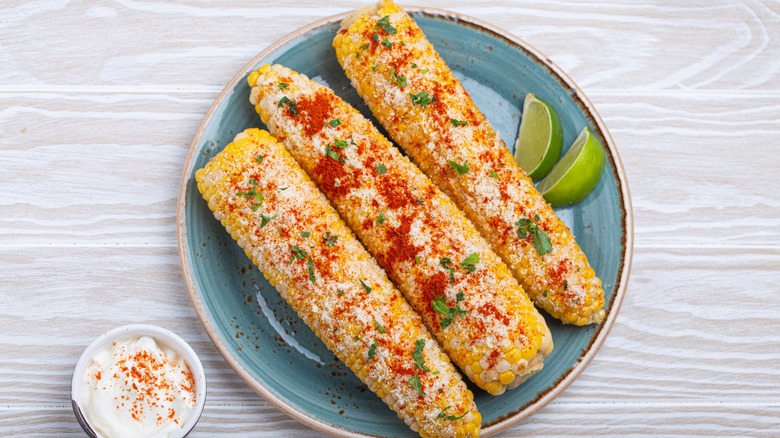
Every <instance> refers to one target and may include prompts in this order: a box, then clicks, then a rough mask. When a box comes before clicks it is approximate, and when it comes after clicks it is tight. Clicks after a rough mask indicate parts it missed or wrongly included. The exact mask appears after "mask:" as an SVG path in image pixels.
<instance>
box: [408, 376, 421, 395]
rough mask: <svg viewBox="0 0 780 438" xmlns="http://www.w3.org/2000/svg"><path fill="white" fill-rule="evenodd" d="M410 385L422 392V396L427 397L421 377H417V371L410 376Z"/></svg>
mask: <svg viewBox="0 0 780 438" xmlns="http://www.w3.org/2000/svg"><path fill="white" fill-rule="evenodd" d="M409 386H411V387H412V388H414V389H416V390H417V392H418V393H419V394H420V397H425V393H423V392H422V386H420V378H419V377H417V373H414V375H413V376H412V377H410V378H409Z"/></svg>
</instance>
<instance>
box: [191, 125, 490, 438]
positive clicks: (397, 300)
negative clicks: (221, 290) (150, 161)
mask: <svg viewBox="0 0 780 438" xmlns="http://www.w3.org/2000/svg"><path fill="white" fill-rule="evenodd" d="M195 177H196V179H197V182H198V189H199V190H200V192H201V194H202V195H203V197H204V198H205V199H206V200H207V201H208V205H209V208H210V209H211V210H212V211H213V212H214V215H215V216H216V218H217V219H219V220H220V221H221V222H222V225H224V226H225V227H226V228H227V230H228V232H230V234H231V235H232V236H233V238H234V239H235V240H236V241H237V242H238V244H239V245H240V246H241V247H242V248H243V249H244V251H245V252H246V254H247V256H249V258H250V259H252V261H253V262H254V263H255V264H256V265H257V266H258V267H259V268H260V270H261V271H262V272H263V274H264V275H265V277H266V278H267V279H268V281H269V282H271V284H272V285H274V286H275V287H276V288H277V290H278V291H279V293H280V294H281V295H282V296H283V297H284V298H285V300H287V302H288V303H289V304H290V306H292V308H293V309H294V310H295V311H296V312H297V313H298V315H300V317H301V318H302V319H303V320H304V321H305V322H306V324H308V325H309V327H311V328H312V330H313V331H314V332H315V333H316V334H317V336H318V337H319V338H320V339H321V340H322V341H323V342H324V343H325V345H326V346H327V347H328V348H329V349H331V350H332V351H333V352H334V353H335V354H336V356H337V357H338V358H339V359H340V360H341V361H342V362H344V363H345V364H346V365H347V366H348V367H349V368H350V369H351V370H352V371H353V372H354V373H355V374H356V375H357V376H358V377H359V378H360V379H361V380H362V381H363V382H365V383H366V385H368V387H369V388H370V389H371V390H372V391H374V392H375V393H376V394H377V395H378V396H379V397H381V398H382V400H384V402H385V403H387V404H388V405H389V406H390V407H391V408H392V409H393V410H395V411H396V412H397V413H398V416H399V417H400V418H401V419H402V420H404V421H405V422H406V423H407V424H408V425H409V426H410V427H411V428H412V429H413V430H415V431H417V432H418V433H420V435H422V436H446V437H462V436H478V435H479V430H480V423H481V416H480V414H479V412H478V411H477V410H476V407H475V405H474V402H473V394H472V393H471V391H470V390H468V388H467V387H466V384H465V383H464V382H463V380H461V377H460V375H459V374H458V373H457V371H456V370H455V368H454V367H453V366H452V363H451V362H450V360H449V358H448V357H447V355H446V354H445V353H444V351H442V350H441V347H440V346H439V344H438V343H437V342H436V341H435V340H434V339H433V338H432V337H431V335H430V333H429V332H428V330H427V329H426V328H425V325H424V324H423V322H422V321H421V319H420V317H419V316H418V315H417V314H416V313H415V312H414V311H413V310H412V308H411V307H410V306H409V304H408V303H407V302H406V301H405V300H404V298H403V297H402V296H401V294H400V293H399V292H398V290H397V289H396V288H395V287H394V286H393V284H392V283H391V282H390V281H389V280H388V278H387V276H386V275H385V273H384V272H383V271H382V269H381V268H380V267H379V266H378V265H377V263H376V261H375V260H374V259H373V258H372V257H371V255H370V254H368V253H367V252H366V250H365V249H364V248H363V247H362V246H361V245H360V243H359V242H358V241H357V239H356V238H355V236H354V234H352V232H351V231H350V230H349V229H348V228H347V227H346V226H345V225H344V223H343V222H342V221H341V219H340V218H339V216H338V214H337V213H336V211H334V210H333V208H332V207H331V206H330V204H329V203H328V200H327V199H325V197H324V196H322V193H320V192H319V191H318V190H317V188H316V187H315V185H314V184H313V183H312V182H311V180H310V179H309V178H308V177H307V176H306V174H305V173H304V172H303V171H302V170H301V168H300V167H299V166H298V164H297V163H296V162H295V161H294V160H293V158H292V157H290V155H289V154H288V153H287V151H285V149H284V147H283V146H282V145H281V144H280V143H279V142H277V141H276V139H274V138H273V137H272V136H271V135H270V134H268V132H266V131H261V130H258V129H249V130H246V131H245V132H244V133H242V134H239V135H238V136H237V137H236V140H235V141H234V142H233V143H231V144H229V145H228V146H227V147H226V148H225V150H223V151H222V152H220V153H219V154H218V155H217V156H216V157H214V158H213V159H212V160H211V161H210V162H209V163H208V164H207V165H206V167H204V168H203V169H200V170H198V171H197V172H196V174H195ZM420 362H422V363H423V364H424V365H425V366H426V367H427V368H428V369H429V370H430V372H427V371H423V370H421V369H420V368H419V365H418V364H419V363H420ZM442 413H444V414H442Z"/></svg>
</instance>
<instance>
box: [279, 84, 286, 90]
mask: <svg viewBox="0 0 780 438" xmlns="http://www.w3.org/2000/svg"><path fill="white" fill-rule="evenodd" d="M279 89H280V90H285V89H287V84H286V83H284V82H279Z"/></svg>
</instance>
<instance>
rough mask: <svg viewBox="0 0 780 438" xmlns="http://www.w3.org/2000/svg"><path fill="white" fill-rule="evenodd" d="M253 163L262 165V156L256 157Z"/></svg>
mask: <svg viewBox="0 0 780 438" xmlns="http://www.w3.org/2000/svg"><path fill="white" fill-rule="evenodd" d="M255 161H257V162H258V163H262V162H263V156H262V155H258V156H257V158H255Z"/></svg>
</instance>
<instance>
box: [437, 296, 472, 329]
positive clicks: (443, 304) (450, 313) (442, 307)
mask: <svg viewBox="0 0 780 438" xmlns="http://www.w3.org/2000/svg"><path fill="white" fill-rule="evenodd" d="M463 300H465V298H464V296H463V292H458V294H457V295H456V296H455V307H447V300H446V299H445V298H444V295H439V296H438V297H436V298H434V299H433V301H431V307H433V310H435V311H436V313H439V314H441V315H444V318H442V319H441V321H440V322H439V325H440V326H441V328H443V329H446V328H447V327H449V326H450V324H452V320H453V318H455V315H456V314H457V315H460V316H463V315H465V314H466V311H465V310H464V309H461V307H460V302H461V301H463Z"/></svg>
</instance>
